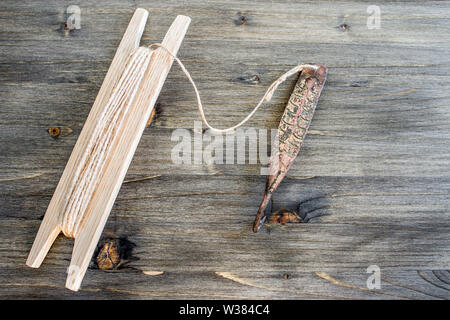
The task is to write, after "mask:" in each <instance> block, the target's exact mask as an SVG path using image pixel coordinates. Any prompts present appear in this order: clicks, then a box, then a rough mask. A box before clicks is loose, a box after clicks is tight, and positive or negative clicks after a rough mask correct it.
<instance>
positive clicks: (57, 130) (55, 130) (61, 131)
mask: <svg viewBox="0 0 450 320" xmlns="http://www.w3.org/2000/svg"><path fill="white" fill-rule="evenodd" d="M47 132H48V134H49V135H50V136H51V137H53V138H58V137H63V136H67V135H68V134H70V133H71V132H72V129H70V128H69V127H50V128H48V129H47Z"/></svg>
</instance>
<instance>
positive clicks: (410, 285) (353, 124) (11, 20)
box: [0, 0, 450, 299]
mask: <svg viewBox="0 0 450 320" xmlns="http://www.w3.org/2000/svg"><path fill="white" fill-rule="evenodd" d="M70 4H73V3H71V2H69V1H62V2H58V3H56V2H55V3H48V2H46V1H45V2H44V1H20V2H16V1H9V0H7V1H2V3H1V4H0V8H1V10H0V12H1V13H0V46H1V50H0V105H1V108H0V112H1V116H0V143H1V147H0V148H1V149H0V164H1V168H2V170H1V175H0V194H1V198H0V203H1V205H0V231H1V232H0V243H1V245H0V256H1V257H2V259H1V260H0V295H1V297H2V298H40V299H44V298H60V297H64V298H67V299H79V298H90V299H108V298H125V299H159V298H177V299H186V298H194V299H197V298H198V299H201V298H312V299H333V298H344V299H357V298H364V299H381V298H389V299H390V298H392V299H448V298H450V294H449V290H450V287H449V283H450V279H449V272H448V269H450V268H449V264H450V258H449V251H450V250H449V249H450V247H449V240H450V232H449V231H450V215H449V210H450V200H449V197H448V194H449V192H450V169H449V161H450V149H449V148H448V145H449V142H450V133H449V132H450V130H449V129H450V113H449V108H450V96H449V94H448V88H449V85H450V76H449V75H450V55H449V48H450V45H449V44H450V32H449V31H450V21H449V19H448V17H447V16H448V12H449V10H450V2H447V1H423V2H414V1H410V2H409V1H401V2H385V3H383V2H382V3H380V4H379V5H380V8H381V28H380V29H378V30H376V29H375V30H369V29H367V26H366V21H367V17H368V14H367V12H366V9H367V6H368V4H367V3H365V2H363V1H346V2H334V1H317V2H302V1H298V2H292V1H276V2H273V1H259V2H258V3H253V2H250V1H189V2H188V3H187V2H176V1H169V2H168V1H127V0H121V1H116V0H113V1H108V3H107V4H105V3H103V2H102V3H100V2H94V1H80V2H79V3H77V5H79V6H80V8H81V19H82V20H81V29H80V30H72V31H70V32H65V31H64V29H63V28H62V26H63V24H64V22H65V21H66V19H67V16H66V14H65V10H66V8H67V6H68V5H70ZM137 7H142V8H145V9H148V10H149V11H150V17H149V25H147V27H146V29H145V31H144V34H143V38H142V41H143V42H142V43H148V44H150V43H153V42H155V41H160V39H162V37H163V36H164V34H165V32H166V31H167V29H168V27H169V25H170V23H171V22H172V21H173V19H174V18H175V17H176V16H177V15H180V14H182V15H187V16H189V17H191V19H192V23H191V26H190V28H189V31H188V33H187V34H186V37H185V40H184V42H183V45H182V47H181V48H180V52H179V56H180V58H181V59H182V60H183V62H185V65H186V67H187V68H188V69H189V71H190V72H191V74H192V76H193V78H194V80H195V81H196V82H197V84H198V87H199V90H200V93H201V94H202V97H203V101H204V104H205V112H206V116H207V118H208V120H209V121H210V123H211V125H213V126H215V127H220V128H223V127H228V126H232V125H234V124H235V123H237V122H238V121H239V120H240V119H242V118H243V117H244V116H245V115H246V114H247V113H248V112H249V111H250V110H251V109H252V107H253V106H254V104H255V102H256V101H258V100H259V99H260V97H261V96H262V94H263V92H264V91H265V89H266V88H267V86H268V85H269V84H270V83H271V82H272V81H273V80H275V79H276V78H277V77H278V76H279V75H280V74H281V73H283V72H284V71H286V70H288V69H289V68H291V67H292V66H294V65H296V64H298V63H302V62H308V61H312V62H316V63H321V64H323V65H326V66H327V67H328V70H329V73H328V80H327V84H326V86H325V88H324V90H323V92H322V95H321V98H320V101H319V104H318V106H317V109H316V112H315V116H314V119H313V121H312V123H311V127H310V129H309V133H308V136H307V138H306V139H305V142H304V145H303V147H302V151H301V152H300V154H299V156H298V157H297V159H296V161H295V162H294V164H293V166H292V168H291V170H290V171H289V174H288V176H287V178H285V180H284V181H283V183H282V184H281V185H280V187H279V189H278V190H277V193H276V194H275V195H274V199H273V200H274V203H273V207H274V209H277V208H282V207H283V208H289V209H295V210H299V214H300V215H301V216H302V217H306V218H307V219H308V220H309V222H308V223H303V224H291V225H286V226H277V227H271V228H264V229H263V230H261V231H260V232H259V233H258V234H256V235H255V234H253V233H252V232H251V224H252V220H253V217H254V213H255V210H256V209H257V207H258V205H259V201H260V197H261V194H262V192H263V190H264V180H265V177H264V176H261V175H260V168H261V166H260V165H256V164H245V165H244V164H241V165H238V164H223V165H206V164H205V165H195V166H194V165H192V166H186V165H184V166H180V165H175V164H173V163H172V162H171V160H170V156H171V149H172V148H173V146H174V145H175V144H176V142H173V141H171V135H172V133H173V130H174V129H176V128H186V129H188V130H192V128H193V123H194V121H195V120H199V119H200V118H199V115H198V111H197V110H196V107H195V106H196V102H195V96H194V93H193V92H192V89H191V87H190V84H189V82H188V81H187V80H186V79H185V77H184V75H183V74H182V72H181V70H180V69H179V68H177V67H174V68H173V69H172V70H171V72H170V73H169V76H168V78H167V81H166V83H165V85H164V88H163V90H162V92H161V95H160V97H159V99H158V102H157V104H156V115H155V119H154V120H153V123H152V125H151V126H150V127H148V128H147V129H146V130H145V131H144V134H143V136H142V139H141V142H140V144H139V146H138V148H137V151H136V154H135V157H134V158H133V161H132V163H131V166H130V168H129V171H128V174H127V176H126V178H125V181H126V183H124V185H123V186H122V188H121V190H120V192H119V195H118V197H117V201H116V203H115V205H114V207H113V209H112V212H111V215H110V218H109V220H108V222H107V224H106V227H105V232H104V236H108V235H114V236H127V237H128V239H129V240H130V241H132V242H133V243H135V244H136V247H135V248H134V250H133V256H134V257H135V258H137V259H135V260H134V261H131V262H130V263H128V264H127V265H126V267H124V268H123V269H120V270H116V271H110V272H104V271H102V270H99V269H95V268H94V267H92V268H90V269H89V270H88V272H87V274H86V276H85V278H84V282H83V285H82V287H81V290H80V291H79V292H78V293H73V292H70V291H68V290H67V289H64V285H63V284H64V278H65V276H66V274H65V271H66V268H67V264H68V260H69V259H70V256H71V248H72V240H71V239H66V238H64V237H61V236H60V237H58V238H57V239H56V241H55V243H54V245H53V247H52V249H51V250H50V252H49V254H48V256H47V258H46V260H45V261H44V263H43V265H42V266H41V268H40V269H37V270H34V269H30V268H27V267H26V266H25V260H26V257H27V254H28V251H29V249H30V248H31V244H32V242H33V239H34V236H35V234H36V231H37V230H38V228H39V225H40V222H41V219H42V216H43V214H44V213H45V210H46V208H47V206H48V204H49V202H50V199H51V196H52V194H53V192H54V190H55V188H56V184H57V182H58V180H59V178H60V176H61V174H62V172H63V169H64V167H65V165H66V162H67V160H68V159H69V156H70V153H71V151H72V149H73V147H74V145H75V142H76V140H77V138H78V136H79V134H80V132H81V129H82V126H83V124H84V122H85V120H86V118H87V115H88V114H89V111H90V108H91V106H92V104H93V102H94V100H95V97H96V95H97V92H98V90H99V88H100V85H101V83H102V81H103V78H104V76H105V74H106V72H107V69H108V67H109V65H110V63H111V59H112V57H113V55H114V52H115V50H116V49H117V46H118V44H119V42H120V39H121V37H122V35H123V32H124V30H125V28H126V26H127V24H128V22H129V19H130V18H131V16H132V14H133V12H134V10H135V9H136V8H137ZM294 83H295V79H290V80H288V81H287V82H286V83H285V84H283V85H282V86H281V87H280V90H279V91H278V92H277V94H276V95H275V96H274V97H273V98H272V101H271V103H270V104H268V105H266V106H265V107H263V108H262V109H261V111H260V112H258V113H257V114H256V115H255V117H254V118H252V120H251V121H250V123H249V124H248V126H249V127H256V128H267V129H269V128H276V127H277V125H278V122H279V120H280V117H281V114H282V111H283V109H284V107H285V105H286V102H287V99H288V97H289V95H290V92H291V90H292V88H293V85H294ZM51 127H67V128H69V129H70V130H72V132H71V133H70V134H68V135H64V136H59V137H58V138H56V139H55V138H54V137H52V136H51V135H50V134H49V132H48V131H47V130H48V129H49V128H51ZM373 264H375V265H378V266H380V268H381V278H382V280H381V289H380V290H368V289H367V287H366V280H367V277H368V274H367V273H366V268H367V267H368V266H369V265H373ZM161 271H162V272H164V273H163V274H160V275H152V274H155V272H161Z"/></svg>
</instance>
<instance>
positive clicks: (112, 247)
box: [94, 237, 137, 270]
mask: <svg viewBox="0 0 450 320" xmlns="http://www.w3.org/2000/svg"><path fill="white" fill-rule="evenodd" d="M134 247H136V245H135V244H134V243H133V242H131V241H129V240H128V239H127V238H126V237H120V238H115V237H107V238H105V239H104V240H103V241H100V242H99V244H98V246H97V250H96V252H95V254H94V264H95V266H96V267H97V268H98V269H100V270H118V269H120V268H123V267H124V266H125V264H127V263H128V262H130V261H134V260H137V258H135V257H133V256H132V254H133V249H134Z"/></svg>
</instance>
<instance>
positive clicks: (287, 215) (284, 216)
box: [269, 209, 303, 225]
mask: <svg viewBox="0 0 450 320" xmlns="http://www.w3.org/2000/svg"><path fill="white" fill-rule="evenodd" d="M301 222H303V219H302V218H300V217H299V216H298V215H297V213H295V212H293V211H290V210H286V209H280V210H277V211H275V212H274V213H273V214H272V215H271V216H270V218H269V223H273V224H276V223H279V224H282V225H284V224H286V223H301Z"/></svg>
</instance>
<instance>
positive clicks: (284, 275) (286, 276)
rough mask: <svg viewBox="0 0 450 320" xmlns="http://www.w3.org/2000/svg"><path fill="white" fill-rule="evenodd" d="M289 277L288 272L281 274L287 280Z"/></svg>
mask: <svg viewBox="0 0 450 320" xmlns="http://www.w3.org/2000/svg"><path fill="white" fill-rule="evenodd" d="M290 277H291V275H290V274H289V273H285V274H283V278H284V279H286V280H288V279H289V278H290Z"/></svg>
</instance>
